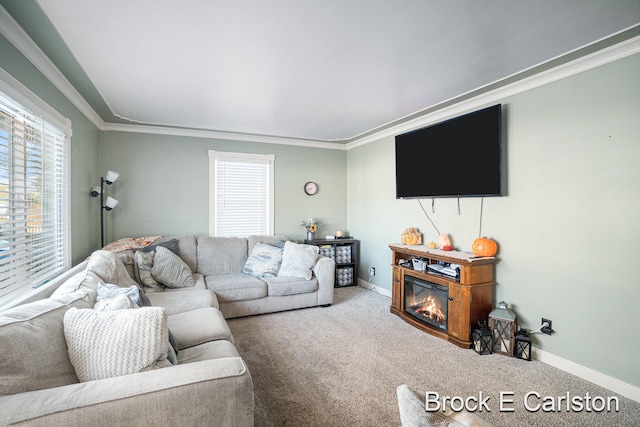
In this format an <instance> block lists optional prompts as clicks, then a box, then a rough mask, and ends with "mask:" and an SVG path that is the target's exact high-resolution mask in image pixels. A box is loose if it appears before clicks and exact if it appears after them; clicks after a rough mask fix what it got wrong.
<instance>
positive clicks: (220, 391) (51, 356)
mask: <svg viewBox="0 0 640 427" xmlns="http://www.w3.org/2000/svg"><path fill="white" fill-rule="evenodd" d="M266 241H268V242H272V243H274V244H282V239H281V238H273V237H251V238H248V239H237V238H211V237H199V238H198V237H195V236H180V237H177V238H164V239H161V240H159V241H157V242H154V243H156V244H159V245H160V246H162V247H165V245H166V247H167V248H169V247H171V246H172V245H173V248H172V252H173V251H175V253H176V254H178V255H179V258H180V259H181V262H182V263H183V264H184V265H182V266H181V270H180V272H181V273H185V271H186V272H187V274H188V275H189V276H190V280H189V284H190V285H189V286H186V287H180V286H178V287H174V286H170V287H167V286H165V288H164V289H162V290H160V289H154V290H155V291H156V292H146V293H144V292H141V293H140V298H141V302H140V304H141V305H148V303H149V302H150V303H151V305H152V306H151V307H142V308H139V309H135V310H125V312H127V313H128V314H129V313H133V315H135V316H137V315H138V314H145V315H147V314H151V312H153V316H156V315H158V316H160V317H158V318H157V319H159V320H158V321H156V322H151V323H152V324H153V325H156V324H160V326H158V327H159V329H157V330H158V331H164V330H166V331H167V332H166V334H167V335H162V332H158V333H152V334H149V333H146V332H141V331H140V329H141V327H140V326H138V324H137V323H136V324H133V326H132V325H131V324H126V325H125V326H126V327H130V328H131V329H123V330H120V329H118V331H119V332H118V333H116V334H113V335H115V336H116V338H117V339H123V338H127V337H129V338H130V339H131V340H133V341H131V343H132V346H134V345H138V344H139V342H141V341H145V340H146V337H148V336H149V335H151V336H153V337H155V342H156V347H155V348H160V353H158V355H159V356H158V357H156V354H152V355H151V356H150V359H149V360H153V364H149V365H145V366H146V367H145V368H144V369H143V370H142V371H141V372H137V371H136V372H133V373H127V374H125V375H111V374H108V375H107V377H104V378H103V377H99V378H93V379H91V378H90V379H88V380H87V379H86V378H81V377H82V376H85V377H86V374H85V372H87V371H89V372H92V370H96V371H98V372H100V373H102V371H104V369H105V367H104V366H105V365H107V366H109V365H110V364H113V361H112V360H111V359H110V357H111V358H113V357H121V356H122V353H127V351H126V350H127V349H129V346H122V344H120V345H121V347H116V346H115V345H113V346H111V345H110V346H107V348H106V350H102V347H100V351H105V352H106V353H109V352H111V353H109V354H107V355H101V354H99V356H100V358H99V359H98V360H99V362H98V363H95V360H96V357H97V356H95V355H94V356H93V359H92V358H90V357H88V356H87V357H86V358H85V359H87V360H89V361H87V360H82V359H83V357H84V353H83V351H84V350H83V351H80V352H78V351H75V349H76V348H77V346H78V345H80V348H81V349H87V348H88V350H86V352H87V353H92V352H93V353H96V352H98V353H99V351H98V350H96V349H97V347H98V346H95V345H93V344H92V345H93V346H92V347H87V346H88V344H87V343H85V341H86V340H87V338H86V336H87V335H89V340H91V339H94V338H95V337H94V336H95V335H99V334H100V333H101V332H104V333H105V334H108V333H112V332H113V331H109V330H108V329H107V330H106V331H100V328H99V326H100V325H102V324H103V323H96V325H98V326H96V327H94V326H91V328H93V329H89V333H87V331H86V329H87V328H88V327H85V325H83V324H78V322H77V320H75V319H78V318H79V317H78V315H79V314H89V315H92V316H97V317H98V318H99V319H101V320H100V321H101V322H104V316H107V318H108V319H109V320H111V319H113V318H120V319H121V317H114V316H119V315H117V314H116V315H114V314H108V312H109V310H105V311H104V312H99V313H107V314H97V310H95V309H93V308H94V307H96V306H97V304H103V305H104V303H105V301H116V300H118V301H120V299H113V300H109V299H105V298H99V294H100V292H104V289H105V285H103V284H105V283H112V284H117V285H118V286H119V289H117V291H120V290H121V289H125V288H128V287H132V288H135V290H137V289H138V287H139V284H138V283H136V282H135V280H134V278H138V279H139V277H140V275H139V274H138V275H137V274H136V272H137V271H136V268H135V267H136V266H135V265H132V263H129V262H128V261H127V260H130V259H131V257H130V256H128V255H130V254H127V253H126V251H124V252H125V253H118V254H117V255H116V254H114V253H111V252H107V251H97V252H95V253H94V254H92V256H91V258H90V259H89V261H88V263H87V267H86V269H85V270H83V271H82V272H80V273H78V274H76V275H74V276H72V277H71V278H70V279H69V280H67V281H66V282H65V283H63V284H62V285H61V286H60V287H59V288H58V289H57V290H56V291H55V292H54V293H53V294H52V295H51V296H50V297H49V298H47V299H43V300H40V301H36V302H32V303H29V304H24V305H22V306H18V307H14V308H12V309H10V310H7V311H5V312H2V313H0V347H1V348H2V349H3V357H2V358H0V425H107V424H108V425H212V426H252V425H253V414H254V400H253V386H252V380H251V375H250V373H249V370H248V368H247V366H246V364H245V362H244V361H243V360H242V358H241V357H240V355H239V353H238V351H237V349H236V348H235V346H234V338H233V335H232V333H231V331H230V330H229V327H228V325H227V323H226V321H225V318H224V317H225V316H224V315H225V314H226V315H228V316H240V315H249V314H259V313H267V312H273V311H277V310H287V309H295V308H302V307H309V306H315V305H329V304H331V303H332V302H333V277H334V274H333V273H334V272H333V269H334V268H335V267H334V266H335V264H334V263H333V261H332V260H329V259H327V258H324V257H318V258H317V260H316V262H315V265H314V266H313V268H312V271H313V273H312V277H311V278H309V279H308V280H307V279H301V278H296V277H287V276H280V277H278V276H275V277H271V278H268V277H255V276H251V275H248V274H246V273H243V272H242V271H243V269H244V267H245V266H244V264H242V263H243V262H244V263H246V262H247V261H248V260H249V258H251V257H250V255H251V252H252V248H253V247H254V246H255V245H256V244H257V243H259V242H260V243H265V242H266ZM289 246H290V245H289ZM147 249H150V248H147ZM306 249H308V248H306ZM160 253H162V254H164V253H167V251H165V250H164V249H157V254H156V257H158V258H159V256H158V254H160ZM243 259H244V261H242V260H243ZM123 260H124V262H123ZM133 260H134V261H135V256H134V257H133ZM241 264H242V265H241ZM132 267H133V268H132ZM152 271H153V270H152ZM138 273H139V272H138ZM158 274H160V273H158ZM245 276H248V277H245ZM154 277H155V276H154ZM234 278H235V279H234ZM270 279H271V280H270ZM256 280H259V281H260V282H257V281H256ZM329 286H330V288H329ZM142 287H143V288H144V286H142ZM118 298H120V296H118ZM147 298H148V301H147ZM124 299H126V300H127V301H129V299H127V298H124ZM145 301H146V303H144V304H143V302H145ZM113 304H114V305H115V302H114V303H113ZM158 307H162V309H159V308H158ZM82 309H85V310H82ZM86 309H90V310H86ZM111 313H114V311H111ZM159 313H161V315H160V314H159ZM108 316H112V317H108ZM154 319H156V318H154ZM157 319H156V320H157ZM156 326H157V325H156ZM73 328H76V329H77V328H80V331H81V332H73V331H74V329H73ZM83 328H84V330H83ZM119 328H120V326H119ZM153 330H154V331H155V330H156V329H153ZM70 331H72V332H73V333H72V332H70ZM169 331H170V333H171V335H170V336H171V337H172V338H173V339H172V340H169V339H168V337H169V335H168V333H169ZM136 334H138V335H136ZM158 337H160V338H158ZM165 337H166V338H165ZM162 340H164V341H162ZM168 341H171V345H170V344H169V343H168ZM78 342H80V344H78ZM89 342H90V343H92V341H89ZM157 343H160V344H157ZM162 343H164V345H162ZM83 345H84V346H85V347H82V346H83ZM158 345H159V346H158ZM143 347H144V348H145V349H146V348H147V347H153V345H152V344H149V345H148V346H147V345H146V343H145V346H143ZM115 348H118V351H115V352H114V349H115ZM174 349H175V350H174ZM72 350H73V351H72ZM130 353H133V356H132V357H133V359H135V360H138V359H139V354H140V353H141V351H139V350H138V349H137V348H136V349H135V351H130ZM142 353H144V352H142ZM78 354H81V355H83V356H81V357H80V360H81V362H78V360H77V359H78V358H79V357H78ZM114 354H115V356H114ZM172 355H173V357H172ZM72 360H73V363H72ZM170 360H171V361H172V362H170ZM92 363H93V364H94V365H96V364H97V365H99V366H98V367H97V368H96V367H95V366H92ZM127 363H128V362H127ZM79 364H82V365H83V366H82V370H79V367H78V365H79ZM122 364H123V363H122V362H121V361H120V362H119V363H117V364H116V365H117V366H115V367H113V369H116V368H117V369H120V365H122ZM125 364H126V363H125ZM87 365H88V366H89V368H86V366H87ZM151 367H153V368H155V369H151ZM80 372H82V376H81V375H80ZM93 375H95V374H93Z"/></svg>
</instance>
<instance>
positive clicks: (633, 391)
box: [358, 279, 640, 403]
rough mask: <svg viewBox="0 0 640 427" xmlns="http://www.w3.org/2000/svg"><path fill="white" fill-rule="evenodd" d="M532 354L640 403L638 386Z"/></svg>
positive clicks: (383, 291)
mask: <svg viewBox="0 0 640 427" xmlns="http://www.w3.org/2000/svg"><path fill="white" fill-rule="evenodd" d="M358 286H361V287H363V288H365V289H369V290H373V291H374V292H376V293H378V294H380V295H384V296H386V297H389V298H391V291H390V290H388V289H386V288H381V287H380V286H376V285H374V284H372V283H369V282H367V281H366V280H362V279H358ZM532 356H533V359H535V360H538V361H540V362H542V363H546V364H547V365H550V366H553V367H554V368H558V369H560V370H562V371H564V372H567V373H569V374H572V375H575V376H576V377H579V378H582V379H583V380H587V381H589V382H592V383H594V384H596V385H599V386H601V387H604V388H606V389H608V390H611V391H613V392H615V393H618V394H619V395H621V396H624V397H627V398H629V399H631V400H634V401H636V402H638V403H640V387H636V386H634V385H631V384H627V383H625V382H623V381H620V380H619V379H616V378H613V377H610V376H608V375H605V374H603V373H601V372H598V371H595V370H593V369H591V368H587V367H586V366H582V365H579V364H577V363H575V362H572V361H570V360H567V359H564V358H562V357H560V356H556V355H555V354H553V353H549V352H548V351H544V350H542V349H539V348H537V347H533V353H532Z"/></svg>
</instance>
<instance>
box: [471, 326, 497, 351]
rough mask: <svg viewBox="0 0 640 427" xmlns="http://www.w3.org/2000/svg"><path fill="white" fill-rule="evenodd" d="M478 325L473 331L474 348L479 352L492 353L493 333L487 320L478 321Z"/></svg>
mask: <svg viewBox="0 0 640 427" xmlns="http://www.w3.org/2000/svg"><path fill="white" fill-rule="evenodd" d="M478 325H479V326H478V327H477V328H475V329H474V330H473V331H472V332H471V337H472V339H473V349H474V350H475V351H476V353H478V354H491V351H492V350H493V335H492V334H491V330H489V328H488V327H487V322H478Z"/></svg>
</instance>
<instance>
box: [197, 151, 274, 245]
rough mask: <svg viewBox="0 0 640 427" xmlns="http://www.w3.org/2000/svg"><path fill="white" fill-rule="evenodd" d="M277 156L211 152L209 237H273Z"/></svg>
mask: <svg viewBox="0 0 640 427" xmlns="http://www.w3.org/2000/svg"><path fill="white" fill-rule="evenodd" d="M274 161H275V156H274V155H273V154H247V153H228V152H222V151H214V150H210V151H209V206H210V207H209V234H210V235H212V236H218V237H244V236H250V235H272V234H273V229H274V227H273V224H274V220H273V217H274V207H273V200H274V197H273V165H274Z"/></svg>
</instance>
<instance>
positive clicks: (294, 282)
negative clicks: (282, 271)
mask: <svg viewBox="0 0 640 427" xmlns="http://www.w3.org/2000/svg"><path fill="white" fill-rule="evenodd" d="M264 281H265V282H266V283H267V287H268V290H269V291H268V292H269V296H270V297H282V296H286V295H297V294H306V293H308V292H315V291H317V290H318V280H317V279H316V278H315V277H312V278H311V279H309V280H306V279H300V278H298V277H290V276H278V277H267V278H265V279H264Z"/></svg>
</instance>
